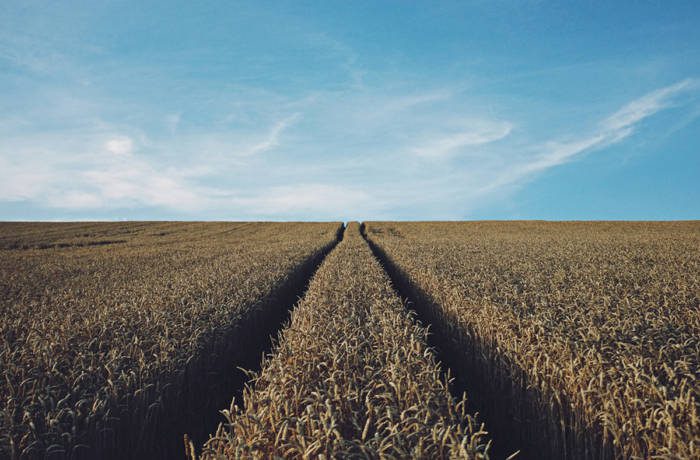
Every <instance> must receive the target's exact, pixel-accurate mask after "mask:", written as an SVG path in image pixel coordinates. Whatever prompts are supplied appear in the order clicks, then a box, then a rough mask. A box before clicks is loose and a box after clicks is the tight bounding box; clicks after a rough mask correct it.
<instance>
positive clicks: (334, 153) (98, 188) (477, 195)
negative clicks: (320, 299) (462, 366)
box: [0, 79, 698, 219]
mask: <svg viewBox="0 0 700 460" xmlns="http://www.w3.org/2000/svg"><path fill="white" fill-rule="evenodd" d="M697 89H698V83H697V80H693V79H688V80H683V81H681V82H678V83H675V84H673V85H669V86H666V87H663V88H659V89H657V90H654V91H651V92H649V93H648V94H646V95H643V96H641V97H639V98H637V99H634V100H632V101H630V102H628V103H627V104H624V105H623V106H622V107H621V108H620V109H619V110H617V111H614V112H613V113H611V114H610V115H608V116H605V117H602V118H601V119H600V121H599V122H597V123H593V124H591V125H589V126H588V128H586V127H585V126H583V127H579V126H575V125H573V124H572V125H570V126H569V127H568V129H569V131H570V134H568V135H562V136H561V137H555V138H550V139H548V138H547V137H546V136H542V137H539V138H538V137H537V133H534V134H530V133H523V131H524V130H525V129H526V126H527V124H525V123H521V122H520V120H517V119H516V120H512V121H511V120H506V117H505V116H504V115H503V113H501V114H498V113H495V114H491V113H488V114H484V113H479V111H469V110H466V109H465V110H462V111H459V110H455V107H462V106H463V107H469V104H465V103H463V101H461V100H456V98H459V97H461V96H460V95H459V94H457V93H456V92H454V91H450V90H437V91H436V90H431V89H426V90H425V91H412V92H409V91H405V92H400V91H395V92H389V91H383V90H382V88H377V89H367V88H366V89H364V90H362V91H344V92H341V93H317V94H315V95H314V97H309V96H308V95H305V96H304V97H302V98H300V99H299V100H297V101H294V100H288V101H285V100H283V99H282V98H277V99H275V98H270V99H269V101H268V102H267V103H265V104H262V103H261V102H260V101H259V100H256V99H255V98H251V100H250V101H243V102H242V103H241V106H240V107H239V110H241V111H242V112H243V113H242V114H241V115H240V116H238V117H232V118H231V120H230V123H231V124H230V125H229V126H227V127H226V129H224V128H222V127H221V126H218V127H217V131H211V130H209V129H207V128H206V126H205V127H197V126H194V127H193V126H190V125H187V124H185V122H182V121H180V119H179V117H178V119H177V123H174V121H175V119H171V121H173V124H174V125H175V127H176V128H177V129H170V130H169V133H168V134H167V135H165V136H162V137H157V135H154V136H155V137H148V136H145V135H143V134H139V132H140V131H139V129H137V128H136V127H133V126H131V127H130V126H128V125H126V124H115V123H109V122H107V121H105V120H104V117H102V116H101V114H100V113H99V112H98V110H99V108H100V107H102V106H106V105H108V104H106V103H105V104H99V103H97V101H95V102H93V103H91V104H86V103H83V102H81V101H79V100H78V101H75V104H77V107H79V108H80V110H78V109H76V106H75V105H74V104H73V102H72V101H69V102H65V103H64V105H63V106H61V105H56V104H53V107H54V108H53V109H52V110H53V112H51V114H50V120H51V123H56V121H54V120H61V119H62V118H67V119H70V120H73V119H74V118H72V115H73V114H75V113H78V112H79V113H81V114H86V115H84V116H83V117H82V118H80V120H82V121H80V123H81V124H75V126H71V131H70V135H66V134H65V132H63V131H61V130H60V129H59V130H52V131H50V132H48V131H47V132H44V133H41V132H40V133H39V134H36V135H32V136H24V135H22V134H17V135H14V136H4V138H3V139H2V142H0V201H15V202H16V201H21V202H28V203H33V204H36V205H38V206H42V207H45V208H51V209H56V210H59V211H60V210H70V211H71V212H73V211H75V212H84V213H86V215H88V214H89V215H93V214H94V213H95V212H109V210H114V209H120V210H121V209H160V210H165V211H167V212H173V213H175V214H174V215H192V216H202V217H204V216H210V217H218V218H247V219H256V218H261V219H298V218H311V219H336V218H344V217H350V216H352V217H356V218H392V217H396V216H397V215H400V216H409V217H414V218H415V217H421V218H448V217H455V216H459V215H460V214H457V213H460V212H462V213H464V212H467V211H468V209H469V208H470V207H472V206H475V205H476V204H478V203H479V202H480V201H482V200H483V198H484V197H489V196H495V195H499V194H503V193H511V192H512V191H513V190H514V189H516V188H517V187H518V186H519V185H520V184H523V183H525V182H526V181H528V180H530V179H532V178H534V177H536V176H537V175H538V174H539V173H541V172H543V171H546V170H548V169H551V168H554V167H557V166H559V165H562V164H565V163H567V162H570V161H573V160H574V159H576V158H578V157H580V156H581V155H583V154H585V153H588V152H593V151H596V150H601V149H603V148H605V147H609V146H612V145H614V144H616V143H619V142H622V141H623V140H625V139H626V138H628V137H630V136H631V135H633V134H634V132H635V131H637V130H640V129H642V128H641V127H642V126H643V125H644V121H645V120H647V119H649V118H650V117H653V116H654V115H655V114H657V113H659V112H661V111H664V110H668V109H670V108H673V107H676V106H681V105H684V104H686V99H687V97H686V96H689V95H691V94H695V93H696V92H697ZM62 100H63V99H62ZM49 102H50V101H49ZM256 103H257V104H256ZM246 104H247V105H246ZM56 107H65V111H66V112H65V113H66V114H69V115H70V116H67V117H64V116H62V114H61V113H59V112H60V110H59V111H56V110H58V109H56ZM251 107H252V108H251ZM375 107H376V109H375ZM283 110H284V111H286V113H287V114H285V115H281V112H282V111H283ZM37 113H39V112H37ZM172 113H180V112H172V111H171V112H170V114H172ZM289 113H291V115H289ZM302 114H303V119H304V129H303V130H302V129H295V130H294V132H293V134H294V135H293V136H292V135H289V136H286V135H285V133H286V131H287V130H288V129H290V128H291V127H292V126H295V124H296V123H297V122H298V121H299V120H300V119H301V117H302ZM34 118H36V117H34ZM34 118H32V117H24V118H22V119H23V120H25V122H23V124H22V126H23V127H22V129H23V130H26V129H28V128H27V126H26V123H30V124H31V121H32V120H33V119H34ZM154 119H156V120H166V121H167V120H168V112H166V113H162V114H160V116H159V117H154ZM27 120H29V121H27ZM241 120H244V121H241ZM8 123H9V125H8V126H9V128H8V129H9V132H13V131H16V130H17V128H16V126H18V125H17V123H15V122H14V121H11V120H10V122H8ZM158 123H159V126H160V128H161V131H162V130H163V127H164V125H163V124H162V121H160V122H158ZM181 123H182V125H183V126H181V127H180V126H179V125H180V124H181ZM241 125H243V128H240V126H241ZM516 125H517V126H518V129H515V126H516ZM166 127H167V124H166ZM29 128H31V126H29ZM5 132H8V131H7V130H6V131H5ZM579 132H582V133H583V134H578V133H579ZM540 135H541V134H540ZM265 152H270V155H261V154H262V153H265ZM433 160H440V161H433ZM188 213H189V214H188Z"/></svg>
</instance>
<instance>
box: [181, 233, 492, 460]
mask: <svg viewBox="0 0 700 460" xmlns="http://www.w3.org/2000/svg"><path fill="white" fill-rule="evenodd" d="M223 413H224V415H225V417H226V422H225V423H223V424H221V425H220V427H219V429H218V431H217V432H216V434H215V435H214V436H213V437H212V438H211V439H210V440H209V441H208V442H207V443H206V444H205V446H204V449H203V453H202V458H204V459H214V458H274V457H284V458H290V457H291V458H348V457H350V458H352V457H356V458H487V457H488V448H489V447H488V444H489V442H488V436H487V434H486V433H485V431H484V430H483V426H481V425H480V424H479V423H478V422H477V421H476V419H475V418H474V417H473V416H471V415H469V414H468V413H467V408H466V400H465V399H464V398H462V399H458V400H455V399H453V397H452V395H451V394H450V391H449V388H448V382H447V380H446V378H445V377H444V376H442V375H441V371H440V368H439V365H438V363H437V362H436V359H435V356H434V354H433V352H432V350H431V349H430V348H429V347H428V345H427V330H426V329H425V328H424V327H422V326H421V325H419V324H416V323H415V322H414V321H413V318H412V316H411V314H410V313H409V312H408V311H407V310H406V308H405V305H404V304H403V302H402V301H401V299H400V298H399V297H398V296H397V295H396V293H395V292H394V290H393V288H392V286H391V283H390V281H389V279H388V277H387V275H386V274H385V272H384V271H383V269H382V268H381V266H380V264H379V262H378V261H377V260H376V259H375V258H374V257H373V255H372V252H371V250H370V248H369V246H368V245H367V243H366V242H365V241H364V239H363V238H362V237H361V235H360V233H359V226H358V224H357V223H351V224H350V225H349V226H348V228H347V230H346V232H345V237H344V239H343V241H342V242H341V243H340V244H339V245H338V246H337V247H336V249H335V250H334V251H333V252H331V254H330V255H329V256H328V257H327V258H326V260H325V261H324V262H323V263H322V265H321V267H320V268H319V270H318V271H317V272H316V274H315V275H314V277H313V279H312V282H311V284H310V286H309V289H308V291H307V293H306V295H305V297H304V298H303V299H302V300H301V301H300V303H299V304H298V305H297V306H296V307H295V309H294V310H293V311H292V316H291V323H290V324H289V326H288V327H287V328H285V329H284V330H283V332H282V334H281V336H280V338H279V343H278V344H277V346H276V348H275V352H274V354H272V355H271V356H269V357H267V358H266V360H265V362H264V364H263V368H262V371H261V372H260V373H258V374H256V375H254V376H253V379H252V383H251V384H250V386H248V387H247V388H246V391H245V393H244V401H243V406H242V407H240V406H239V405H236V404H235V401H234V403H232V404H231V408H230V410H226V411H223ZM188 456H189V457H190V458H193V457H195V451H194V446H193V445H192V444H191V443H190V445H189V448H188Z"/></svg>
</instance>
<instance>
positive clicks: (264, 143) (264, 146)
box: [241, 113, 301, 156]
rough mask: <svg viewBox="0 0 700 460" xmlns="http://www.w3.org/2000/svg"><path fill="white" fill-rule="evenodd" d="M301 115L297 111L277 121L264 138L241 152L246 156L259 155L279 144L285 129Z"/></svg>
mask: <svg viewBox="0 0 700 460" xmlns="http://www.w3.org/2000/svg"><path fill="white" fill-rule="evenodd" d="M300 116H301V114H299V113H295V114H292V115H290V116H288V117H286V118H284V119H282V120H280V121H278V122H276V123H275V124H274V125H273V126H272V128H270V130H269V131H268V132H267V134H266V135H265V137H264V139H262V140H261V141H260V142H258V143H256V144H254V145H252V146H251V147H250V148H248V149H246V150H244V151H243V152H241V154H242V155H245V156H251V155H257V154H260V153H263V152H267V151H268V150H271V149H273V148H275V147H277V146H279V145H280V136H281V135H282V133H283V132H284V130H286V129H287V128H289V127H290V126H292V125H293V124H294V123H295V122H296V121H297V120H298V119H299V118H300Z"/></svg>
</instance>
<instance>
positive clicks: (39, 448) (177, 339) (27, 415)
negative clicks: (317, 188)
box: [0, 222, 340, 458]
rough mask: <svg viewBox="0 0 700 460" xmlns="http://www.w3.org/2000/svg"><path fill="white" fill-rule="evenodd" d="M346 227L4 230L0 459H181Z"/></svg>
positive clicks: (0, 243) (135, 225) (0, 235)
mask: <svg viewBox="0 0 700 460" xmlns="http://www.w3.org/2000/svg"><path fill="white" fill-rule="evenodd" d="M339 228H340V225H339V224H303V223H299V224H275V223H139V222H131V223H124V224H118V223H92V224H82V223H65V224H21V223H17V224H14V223H5V224H0V295H1V297H0V299H1V301H0V369H1V370H0V372H1V373H2V378H0V401H2V406H1V407H0V410H1V414H0V458H97V457H99V458H106V457H114V458H123V457H124V456H127V457H151V458H153V457H161V458H168V457H172V456H173V455H176V454H175V453H177V454H181V451H182V433H183V432H190V433H193V431H194V432H195V434H197V433H196V432H197V431H200V430H202V429H205V430H206V429H212V426H209V428H205V427H206V426H207V425H212V421H211V419H209V420H207V419H206V417H205V418H204V419H202V418H198V417H199V415H201V414H205V411H203V410H202V408H205V407H209V408H211V417H213V419H216V410H217V409H218V408H219V407H221V406H222V405H224V404H226V401H227V400H228V401H230V398H231V387H232V385H234V382H235V381H236V379H241V376H240V375H239V374H240V372H239V371H237V370H236V367H237V366H245V367H251V366H254V365H255V362H257V361H258V360H259V358H260V356H261V354H262V351H263V350H264V342H265V340H266V339H267V336H268V335H269V334H270V333H274V332H275V331H276V327H278V326H279V324H280V322H281V321H282V320H283V315H284V313H285V312H283V311H282V310H281V309H282V308H284V307H287V308H288V307H289V306H291V305H292V304H293V302H294V301H295V300H296V296H297V295H299V294H300V293H301V292H302V290H303V285H304V284H305V282H306V279H307V278H308V276H309V275H310V273H311V272H312V271H313V268H314V266H315V265H316V264H317V263H319V262H320V259H321V258H322V256H323V254H324V253H325V252H327V251H328V250H330V248H331V246H332V245H333V244H334V243H335V241H336V238H337V234H338V230H339ZM215 426H216V425H215V422H214V423H213V427H215ZM198 434H203V433H198Z"/></svg>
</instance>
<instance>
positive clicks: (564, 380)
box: [365, 222, 700, 458]
mask: <svg viewBox="0 0 700 460" xmlns="http://www.w3.org/2000/svg"><path fill="white" fill-rule="evenodd" d="M365 231H366V234H367V235H368V238H369V239H370V240H371V241H372V242H373V244H374V249H375V252H376V254H377V255H378V256H379V258H380V259H382V260H383V262H384V264H385V266H386V267H387V269H388V270H389V271H390V272H391V274H392V277H393V279H394V281H395V284H396V285H397V287H400V291H401V292H402V293H404V295H406V296H408V297H410V298H411V299H412V300H413V301H414V303H415V305H416V307H417V309H418V310H419V312H420V313H421V317H422V318H425V319H426V321H429V322H430V323H431V324H432V326H433V328H434V329H433V332H434V333H435V334H436V335H437V336H440V338H441V340H440V344H441V347H442V348H443V349H444V354H445V356H446V357H447V359H448V360H449V361H450V365H452V366H453V367H454V370H455V372H457V373H458V374H460V375H461V376H465V382H464V383H465V387H466V388H467V389H468V394H469V396H470V397H471V398H473V399H474V400H475V401H477V402H478V406H479V408H480V409H481V411H482V413H483V415H484V417H485V420H486V422H487V426H489V427H491V428H492V429H493V430H494V432H498V433H503V435H502V436H501V437H500V438H496V439H495V442H499V440H501V439H503V440H504V441H506V440H507V441H508V442H510V443H511V444H512V445H517V446H518V448H519V449H521V450H522V452H523V456H524V457H525V458H541V457H548V458H700V406H699V403H700V380H699V379H698V377H699V375H700V374H699V372H700V367H699V365H700V223H698V222H675V223H606V222H600V223H544V222H512V223H504V222H479V223H391V222H385V223H370V224H367V225H366V229H365Z"/></svg>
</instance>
